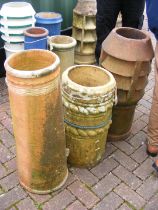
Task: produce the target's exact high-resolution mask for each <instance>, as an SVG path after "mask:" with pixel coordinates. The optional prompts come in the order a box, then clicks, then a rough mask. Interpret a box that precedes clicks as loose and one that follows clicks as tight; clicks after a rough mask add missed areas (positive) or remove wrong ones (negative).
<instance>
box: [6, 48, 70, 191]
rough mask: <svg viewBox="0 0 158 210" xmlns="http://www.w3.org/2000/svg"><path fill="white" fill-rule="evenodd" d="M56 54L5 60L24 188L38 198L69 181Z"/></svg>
mask: <svg viewBox="0 0 158 210" xmlns="http://www.w3.org/2000/svg"><path fill="white" fill-rule="evenodd" d="M59 63H60V61H59V58H58V56H57V55H56V54H54V53H52V52H50V51H46V50H28V51H23V52H20V53H15V54H14V55H11V56H10V57H9V58H8V59H7V60H6V61H5V64H4V65H5V69H6V72H7V85H8V90H9V99H10V106H11V113H12V120H13V128H14V136H15V140H16V152H17V166H18V175H19V180H20V183H21V185H22V186H23V187H24V188H26V189H27V190H28V191H30V192H33V193H38V194H45V193H50V192H51V191H53V190H56V189H58V188H60V187H61V186H62V185H63V184H64V183H65V181H66V179H67V176H68V171H67V164H66V152H65V150H66V143H65V137H64V136H65V133H64V123H63V115H62V103H61V94H60V82H59V78H60V68H59Z"/></svg>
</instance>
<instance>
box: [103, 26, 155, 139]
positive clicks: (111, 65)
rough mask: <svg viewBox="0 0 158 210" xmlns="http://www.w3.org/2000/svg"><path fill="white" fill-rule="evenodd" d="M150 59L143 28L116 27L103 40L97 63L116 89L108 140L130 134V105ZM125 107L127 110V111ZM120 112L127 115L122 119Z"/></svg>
mask: <svg viewBox="0 0 158 210" xmlns="http://www.w3.org/2000/svg"><path fill="white" fill-rule="evenodd" d="M152 58H153V48H152V44H151V39H150V37H149V35H148V33H146V32H144V31H140V30H137V29H133V28H124V27H122V28H117V29H114V30H113V31H112V32H111V33H110V34H109V36H108V37H107V38H106V39H105V41H104V42H103V44H102V52H101V56H100V65H101V66H102V67H104V68H105V69H107V70H109V71H110V72H111V73H112V74H113V76H114V78H115V79H116V83H117V89H118V94H117V95H118V105H117V106H115V107H114V108H113V113H114V116H113V124H112V126H111V129H110V131H109V135H108V136H109V139H111V140H112V139H114V138H115V140H122V139H123V138H125V137H127V136H128V134H129V133H130V132H129V131H130V128H131V125H132V119H133V115H134V109H133V108H132V107H133V106H136V104H137V103H138V101H139V100H140V99H141V98H142V96H143V94H144V89H145V87H146V85H147V82H148V75H149V73H150V70H151V60H152ZM126 106H127V107H126ZM123 107H124V109H123ZM128 109H129V110H131V111H129V112H127V111H126V110H128ZM132 109H133V111H132ZM124 113H126V114H127V117H126V118H124V119H126V120H125V121H124V119H122V116H123V115H124ZM127 128H128V131H127ZM119 130H120V131H119ZM113 137H114V138H113Z"/></svg>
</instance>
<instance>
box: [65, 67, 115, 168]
mask: <svg viewBox="0 0 158 210" xmlns="http://www.w3.org/2000/svg"><path fill="white" fill-rule="evenodd" d="M94 75H95V77H94ZM115 87H116V86H115V80H114V78H113V77H112V75H111V74H110V73H109V72H107V71H105V70H104V69H102V68H100V67H96V66H91V65H81V66H73V67H70V68H69V69H67V70H66V71H65V72H64V73H63V75H62V95H63V104H64V119H65V132H66V144H67V147H68V148H69V149H70V154H69V157H68V162H69V163H70V164H71V165H74V166H77V167H91V166H94V165H96V164H97V163H98V162H99V161H100V160H101V159H102V157H103V154H104V151H105V144H106V139H107V133H108V129H109V126H110V124H111V114H112V106H113V102H114V100H115Z"/></svg>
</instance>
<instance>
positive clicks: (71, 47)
mask: <svg viewBox="0 0 158 210" xmlns="http://www.w3.org/2000/svg"><path fill="white" fill-rule="evenodd" d="M75 46H76V40H75V39H74V38H73V37H70V36H64V35H58V36H52V37H50V38H49V47H50V50H51V51H53V52H54V53H56V54H57V55H58V56H59V58H60V62H61V74H62V73H63V72H64V71H65V70H66V69H67V68H68V67H70V66H73V65H74V51H75Z"/></svg>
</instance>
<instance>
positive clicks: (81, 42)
mask: <svg viewBox="0 0 158 210" xmlns="http://www.w3.org/2000/svg"><path fill="white" fill-rule="evenodd" d="M96 10H97V8H96V0H79V1H78V2H77V5H76V7H75V8H74V10H73V28H72V36H73V37H74V38H75V39H76V40H77V46H76V49H75V63H76V64H94V63H95V62H96V60H95V47H96Z"/></svg>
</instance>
